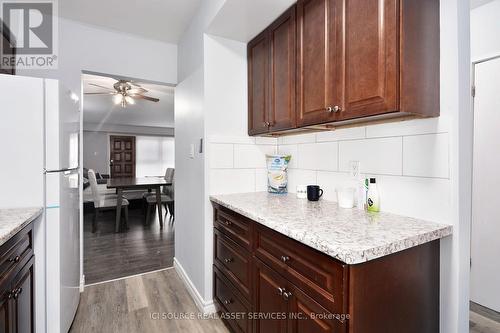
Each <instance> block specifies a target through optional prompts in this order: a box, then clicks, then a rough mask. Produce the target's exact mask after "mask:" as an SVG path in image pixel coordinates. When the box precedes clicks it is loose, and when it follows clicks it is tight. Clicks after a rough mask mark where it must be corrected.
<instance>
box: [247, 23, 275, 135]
mask: <svg viewBox="0 0 500 333" xmlns="http://www.w3.org/2000/svg"><path fill="white" fill-rule="evenodd" d="M247 53H248V54H247V57H248V134H249V135H255V134H262V133H267V132H268V131H269V125H270V123H269V117H268V108H269V91H268V90H269V38H268V34H267V31H264V32H263V33H261V34H260V35H258V36H257V37H256V38H254V39H253V40H252V41H251V42H250V43H248V49H247Z"/></svg>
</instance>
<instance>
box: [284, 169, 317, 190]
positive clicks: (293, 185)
mask: <svg viewBox="0 0 500 333" xmlns="http://www.w3.org/2000/svg"><path fill="white" fill-rule="evenodd" d="M315 184H317V177H316V171H314V170H300V169H290V170H288V192H290V193H295V192H296V189H297V185H315Z"/></svg>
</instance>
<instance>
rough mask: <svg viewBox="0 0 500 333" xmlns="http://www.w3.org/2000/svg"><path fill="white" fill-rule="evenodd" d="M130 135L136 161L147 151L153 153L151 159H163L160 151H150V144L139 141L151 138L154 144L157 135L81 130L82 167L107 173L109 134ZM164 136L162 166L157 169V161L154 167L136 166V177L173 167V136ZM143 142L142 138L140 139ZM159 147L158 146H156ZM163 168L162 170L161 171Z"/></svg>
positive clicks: (157, 173) (160, 173) (158, 172)
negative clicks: (134, 145)
mask: <svg viewBox="0 0 500 333" xmlns="http://www.w3.org/2000/svg"><path fill="white" fill-rule="evenodd" d="M115 134H118V135H131V136H136V137H137V139H136V161H137V162H139V161H140V159H141V154H143V153H148V154H149V156H150V157H151V154H153V155H152V156H153V159H154V160H157V161H158V162H160V160H162V159H163V155H162V151H160V150H157V151H154V152H153V151H151V148H154V147H155V145H153V147H151V145H148V144H147V143H145V144H144V145H141V143H140V142H139V140H140V138H145V139H147V138H151V139H152V140H153V141H154V144H156V143H157V142H158V138H159V136H153V135H147V136H144V135H142V134H143V133H137V132H124V133H116V132H113V131H110V132H100V131H83V164H82V165H83V167H84V168H87V169H93V170H95V171H96V172H99V173H101V174H109V172H110V170H109V136H110V135H115ZM162 137H165V139H166V140H167V142H168V143H166V145H167V146H168V147H164V148H165V154H164V155H165V158H164V159H163V162H162V163H163V166H162V167H161V168H159V169H158V165H160V164H159V163H155V165H156V167H154V169H152V170H151V169H150V168H137V169H136V174H137V177H141V176H145V175H162V174H164V172H165V171H164V170H165V168H168V167H174V165H175V162H174V160H175V159H174V157H175V154H174V142H175V141H174V140H175V139H174V138H173V137H167V136H162ZM142 142H144V140H142ZM157 148H160V147H157ZM161 170H163V171H161Z"/></svg>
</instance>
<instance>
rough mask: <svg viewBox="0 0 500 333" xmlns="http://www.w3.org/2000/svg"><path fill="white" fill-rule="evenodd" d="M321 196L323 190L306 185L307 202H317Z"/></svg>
mask: <svg viewBox="0 0 500 333" xmlns="http://www.w3.org/2000/svg"><path fill="white" fill-rule="evenodd" d="M322 195H323V190H322V189H320V188H319V186H318V185H307V200H309V201H318V200H319V198H321V196H322Z"/></svg>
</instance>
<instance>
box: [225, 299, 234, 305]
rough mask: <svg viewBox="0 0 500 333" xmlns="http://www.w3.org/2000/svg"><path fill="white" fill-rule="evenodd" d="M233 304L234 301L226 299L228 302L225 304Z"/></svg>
mask: <svg viewBox="0 0 500 333" xmlns="http://www.w3.org/2000/svg"><path fill="white" fill-rule="evenodd" d="M231 303H233V300H231V299H226V300H225V301H224V304H225V305H229V304H231Z"/></svg>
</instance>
